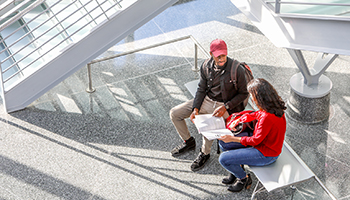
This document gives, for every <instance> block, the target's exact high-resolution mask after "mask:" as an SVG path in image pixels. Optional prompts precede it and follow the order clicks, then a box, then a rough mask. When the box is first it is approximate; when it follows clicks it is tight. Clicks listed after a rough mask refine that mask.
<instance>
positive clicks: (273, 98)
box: [248, 78, 287, 117]
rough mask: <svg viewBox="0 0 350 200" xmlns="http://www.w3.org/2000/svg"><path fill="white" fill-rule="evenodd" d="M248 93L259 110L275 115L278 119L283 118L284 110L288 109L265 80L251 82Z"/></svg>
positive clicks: (259, 79)
mask: <svg viewBox="0 0 350 200" xmlns="http://www.w3.org/2000/svg"><path fill="white" fill-rule="evenodd" d="M248 92H249V93H250V94H251V95H252V98H253V99H254V100H255V104H256V105H257V106H258V108H259V109H261V110H264V111H266V112H269V113H272V114H275V115H276V116H277V117H282V115H283V114H284V110H285V109H287V107H286V106H285V103H284V101H283V100H282V98H281V97H280V96H279V95H278V93H277V91H276V90H275V88H274V87H273V86H272V85H271V84H270V83H269V82H268V81H266V80H265V79H263V78H258V79H253V80H251V81H250V82H249V83H248Z"/></svg>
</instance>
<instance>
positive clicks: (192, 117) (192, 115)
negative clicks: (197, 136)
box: [190, 108, 198, 123]
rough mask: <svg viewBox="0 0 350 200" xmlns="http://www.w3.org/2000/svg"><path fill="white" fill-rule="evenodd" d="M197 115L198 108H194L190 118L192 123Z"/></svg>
mask: <svg viewBox="0 0 350 200" xmlns="http://www.w3.org/2000/svg"><path fill="white" fill-rule="evenodd" d="M196 115H198V109H197V108H194V109H193V111H192V113H191V115H190V119H191V121H192V123H194V121H193V119H194V118H196Z"/></svg>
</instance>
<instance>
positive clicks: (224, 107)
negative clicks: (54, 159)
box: [170, 39, 249, 171]
mask: <svg viewBox="0 0 350 200" xmlns="http://www.w3.org/2000/svg"><path fill="white" fill-rule="evenodd" d="M210 55H211V58H210V59H209V60H206V61H205V62H204V63H203V64H202V66H201V69H200V79H199V84H198V88H197V92H196V96H195V98H194V99H192V100H189V101H187V102H185V103H182V104H180V105H178V106H175V107H174V108H172V109H171V110H170V118H171V120H172V122H173V124H174V126H175V128H176V130H177V132H178V134H179V135H180V137H181V138H182V140H183V141H184V142H183V143H181V144H180V145H178V146H177V147H175V148H174V149H173V150H172V151H171V154H172V155H173V156H177V155H180V154H182V153H184V152H187V151H189V150H192V149H195V147H196V142H195V139H194V138H193V137H192V136H191V134H190V132H189V131H188V127H187V125H186V121H185V119H186V118H188V117H190V119H191V121H192V122H193V119H194V118H195V117H196V115H198V114H211V113H212V114H213V116H216V117H224V119H226V118H227V117H228V116H229V115H230V114H231V113H234V112H239V111H242V110H244V104H243V101H244V100H245V99H246V98H247V97H248V94H249V93H248V91H247V83H246V80H245V74H244V71H243V70H244V69H243V68H242V67H238V70H237V80H236V83H233V81H232V80H231V69H232V62H233V60H232V59H231V58H228V57H227V45H226V43H225V42H224V41H223V40H221V39H215V40H213V41H212V42H211V43H210ZM234 84H237V90H236V89H235V85H234ZM212 144H213V141H210V140H208V139H207V138H205V137H203V145H202V148H201V151H200V153H199V155H198V156H197V158H196V159H195V160H194V162H193V163H192V165H191V170H192V171H197V170H199V169H201V168H203V167H204V164H205V163H206V162H207V161H208V159H209V157H210V151H211V146H212Z"/></svg>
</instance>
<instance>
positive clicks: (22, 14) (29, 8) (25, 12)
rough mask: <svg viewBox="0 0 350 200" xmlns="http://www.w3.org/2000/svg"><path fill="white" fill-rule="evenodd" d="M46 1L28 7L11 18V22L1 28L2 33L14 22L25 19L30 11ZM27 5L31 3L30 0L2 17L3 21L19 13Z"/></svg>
mask: <svg viewBox="0 0 350 200" xmlns="http://www.w3.org/2000/svg"><path fill="white" fill-rule="evenodd" d="M42 2H44V0H40V1H39V0H37V1H35V2H34V3H32V4H31V5H30V6H27V7H26V8H25V9H23V10H21V11H20V12H18V13H17V14H16V15H15V16H13V17H11V19H10V20H8V21H6V22H5V23H3V24H2V25H1V26H0V31H2V30H4V29H5V28H7V27H8V26H9V25H11V24H12V23H13V22H15V21H17V20H19V19H20V18H21V17H23V16H24V15H25V14H27V13H28V12H29V11H31V10H32V9H33V8H35V7H37V6H38V5H40V4H41V3H42ZM27 3H30V0H27V1H23V2H21V3H20V4H18V5H17V6H16V7H14V8H13V9H11V10H10V11H9V12H7V13H5V14H4V15H3V16H1V18H2V19H5V18H6V17H8V16H10V15H11V14H12V13H14V12H17V10H19V9H20V8H21V7H23V6H24V5H26V4H27Z"/></svg>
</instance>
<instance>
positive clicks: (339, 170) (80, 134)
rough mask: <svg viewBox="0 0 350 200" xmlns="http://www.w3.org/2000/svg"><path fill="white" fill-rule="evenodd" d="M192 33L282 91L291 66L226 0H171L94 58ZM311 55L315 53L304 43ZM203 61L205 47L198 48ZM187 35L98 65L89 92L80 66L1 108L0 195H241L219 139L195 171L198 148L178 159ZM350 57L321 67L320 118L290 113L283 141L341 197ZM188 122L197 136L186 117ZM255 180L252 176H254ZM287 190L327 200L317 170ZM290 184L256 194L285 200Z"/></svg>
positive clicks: (349, 165)
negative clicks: (325, 97)
mask: <svg viewBox="0 0 350 200" xmlns="http://www.w3.org/2000/svg"><path fill="white" fill-rule="evenodd" d="M186 35H192V36H193V37H194V38H195V39H196V40H197V41H198V42H199V43H200V44H201V45H202V46H203V47H204V48H205V49H206V50H207V51H208V50H209V44H210V42H211V41H212V40H213V39H215V38H221V39H223V40H225V41H226V42H227V44H228V48H229V57H231V58H235V59H238V60H240V61H245V62H247V63H248V64H249V65H250V66H251V68H252V70H253V73H254V75H255V77H261V78H265V79H267V80H268V81H270V82H271V83H272V84H273V85H274V86H275V88H276V89H277V91H278V92H279V94H280V95H281V97H282V98H283V99H284V100H285V101H287V100H288V97H289V94H290V87H289V79H290V78H291V77H292V75H294V74H295V73H297V72H298V71H299V70H298V68H297V67H296V65H295V64H294V62H293V60H292V59H291V57H290V56H289V54H288V52H287V51H286V50H285V49H282V48H277V47H275V46H274V45H273V44H272V43H271V42H270V41H269V40H268V39H267V38H266V37H265V36H264V35H263V34H262V33H261V32H260V31H259V30H258V29H257V28H256V27H255V26H254V25H252V23H251V22H250V21H249V20H248V19H247V18H246V17H245V16H244V15H243V14H242V13H241V12H240V11H239V10H238V9H237V8H236V7H235V6H234V5H233V4H232V3H231V2H230V1H229V0H216V1H212V0H200V1H199V0H197V1H185V2H184V3H179V4H177V5H174V6H172V7H170V8H168V9H167V10H166V11H164V12H163V13H161V14H160V15H158V16H157V17H156V18H154V19H153V20H151V21H150V22H148V23H147V24H145V25H144V26H142V27H141V28H140V29H138V30H137V31H135V32H134V34H132V35H130V36H129V37H127V38H125V40H123V41H121V42H119V43H118V44H116V45H115V46H114V47H112V48H111V49H109V50H108V51H107V52H105V53H104V54H103V55H101V56H100V57H105V56H107V55H112V54H115V53H120V52H123V51H127V50H132V49H136V48H140V47H145V46H147V45H151V44H155V43H158V42H163V41H167V40H170V39H175V38H178V37H181V36H186ZM304 53H305V57H306V60H307V62H308V63H310V64H312V63H313V62H314V60H315V58H316V55H317V54H316V53H313V52H304ZM198 56H199V63H201V62H202V61H203V60H204V59H205V54H204V53H202V52H199V54H198ZM193 67H194V45H193V43H192V42H191V40H184V41H181V42H177V43H172V44H169V45H165V46H162V47H157V48H154V49H151V50H145V51H142V52H139V53H135V54H131V55H128V56H124V57H120V58H117V59H114V60H109V61H105V62H101V63H98V64H94V65H93V67H92V79H93V86H94V88H96V92H94V93H91V94H90V93H87V92H85V89H86V88H87V86H88V80H87V70H86V68H83V69H81V70H80V71H78V72H77V73H75V74H74V75H72V76H71V77H69V78H68V79H66V80H64V81H63V82H62V83H60V84H59V85H57V86H56V87H55V88H53V89H52V90H51V91H49V92H47V93H46V94H45V95H43V96H42V97H40V98H39V99H37V100H36V101H35V102H33V103H32V104H31V105H30V106H28V107H27V108H26V109H24V110H21V111H18V112H14V113H11V114H6V113H5V112H4V109H3V107H2V106H1V114H0V124H1V125H0V126H1V129H0V172H1V174H0V199H4V200H8V199H23V200H27V199H36V200H40V199H81V200H85V199H249V198H250V196H251V194H252V191H253V188H251V189H249V190H244V191H242V192H240V193H238V194H233V193H231V192H229V191H227V186H225V185H223V184H221V180H222V178H223V177H224V176H226V175H227V172H226V171H225V170H224V169H223V168H222V167H221V166H220V164H219V163H218V154H216V146H215V145H214V146H213V148H212V153H211V158H210V160H209V163H208V164H207V166H206V167H205V168H203V169H202V170H200V171H198V172H192V171H191V170H190V165H191V163H192V161H193V160H194V159H195V157H196V156H197V154H198V152H199V148H197V149H196V150H195V151H192V152H190V153H187V154H185V155H183V156H180V157H177V158H174V157H172V156H171V154H170V150H171V149H172V148H173V147H174V146H176V145H177V144H178V143H180V142H181V140H180V138H179V136H178V134H177V133H176V131H175V129H174V127H173V125H172V123H171V121H170V119H169V114H168V113H169V110H170V109H171V108H172V107H173V106H175V105H177V104H179V103H182V102H184V101H186V100H188V99H190V98H191V94H190V93H189V92H188V91H187V90H186V88H185V86H184V84H185V83H187V82H189V81H191V80H195V79H197V78H198V74H197V73H195V72H193V71H192V68H193ZM349 72H350V57H349V56H343V55H340V56H339V57H338V58H337V59H336V60H335V62H334V63H333V64H332V65H331V66H330V67H329V69H327V71H326V73H325V75H326V76H328V77H329V78H330V79H331V80H332V82H333V89H332V91H331V116H330V118H329V120H328V121H326V122H323V123H320V124H314V125H306V124H302V123H299V122H296V121H293V120H291V119H288V128H287V133H286V141H287V142H288V143H289V144H290V146H291V147H292V148H293V149H294V150H295V151H296V152H297V153H298V154H299V156H300V157H301V158H302V159H303V160H304V162H305V163H306V164H307V165H308V166H309V167H310V169H311V170H312V171H313V172H314V173H315V174H316V175H317V176H318V178H319V179H320V180H321V181H322V183H323V184H324V185H325V186H326V187H327V188H328V189H329V190H330V191H331V192H332V193H333V194H334V195H335V196H336V197H337V198H338V199H344V200H345V199H350V188H349V185H350V181H349V179H348V178H349V175H350V173H349V171H350V159H349V158H350V155H349V152H350V151H349V148H350V147H349V145H348V144H349V143H350V134H349V127H350V125H349V123H347V121H348V120H349V119H350V88H349V87H350V86H349V85H348V84H345V83H347V82H349V81H348V77H349ZM188 125H189V128H190V131H191V133H192V134H193V136H194V137H195V138H196V139H197V146H198V147H199V146H200V145H201V137H200V135H199V134H198V133H197V131H196V130H195V127H194V125H193V124H191V122H189V121H188ZM252 177H253V187H254V186H255V184H256V183H257V179H256V177H255V176H254V175H252ZM296 187H297V190H296V192H295V193H294V199H330V197H329V196H328V195H327V193H326V192H325V191H324V190H323V189H322V187H321V186H320V184H319V183H317V182H316V181H315V180H308V181H306V182H303V183H300V184H297V185H296ZM291 196H292V191H291V189H290V188H289V187H287V188H283V189H277V190H275V191H273V192H270V193H267V192H262V193H259V194H258V195H257V198H258V199H273V200H275V199H290V198H291Z"/></svg>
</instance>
